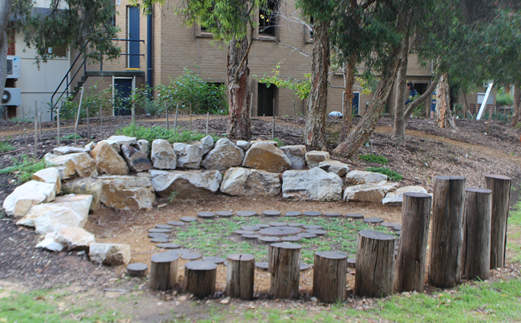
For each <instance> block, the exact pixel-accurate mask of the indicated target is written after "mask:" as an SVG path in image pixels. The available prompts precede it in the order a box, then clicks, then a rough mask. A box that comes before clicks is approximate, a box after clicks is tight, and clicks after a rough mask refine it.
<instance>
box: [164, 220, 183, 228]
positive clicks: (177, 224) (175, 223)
mask: <svg viewBox="0 0 521 323" xmlns="http://www.w3.org/2000/svg"><path fill="white" fill-rule="evenodd" d="M167 223H168V224H169V225H171V226H174V227H182V226H183V225H185V223H184V222H182V221H168V222H167Z"/></svg>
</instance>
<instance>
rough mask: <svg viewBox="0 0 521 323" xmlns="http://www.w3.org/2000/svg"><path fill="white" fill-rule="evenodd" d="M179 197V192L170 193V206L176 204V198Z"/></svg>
mask: <svg viewBox="0 0 521 323" xmlns="http://www.w3.org/2000/svg"><path fill="white" fill-rule="evenodd" d="M178 195H179V192H178V191H173V192H172V193H170V195H169V196H168V204H172V203H174V200H175V199H176V197H177V196H178Z"/></svg>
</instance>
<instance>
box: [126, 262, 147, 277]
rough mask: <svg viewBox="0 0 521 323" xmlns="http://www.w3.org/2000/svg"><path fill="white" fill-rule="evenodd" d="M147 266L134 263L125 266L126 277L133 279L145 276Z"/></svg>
mask: <svg viewBox="0 0 521 323" xmlns="http://www.w3.org/2000/svg"><path fill="white" fill-rule="evenodd" d="M147 269H148V266H147V265H145V264H142V263H140V262H135V263H133V264H130V265H128V266H127V275H129V276H135V277H143V276H146V272H147Z"/></svg>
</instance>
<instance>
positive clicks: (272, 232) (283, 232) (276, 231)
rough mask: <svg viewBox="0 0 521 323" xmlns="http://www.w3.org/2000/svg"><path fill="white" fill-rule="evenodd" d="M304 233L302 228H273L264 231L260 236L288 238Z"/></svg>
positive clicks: (261, 231)
mask: <svg viewBox="0 0 521 323" xmlns="http://www.w3.org/2000/svg"><path fill="white" fill-rule="evenodd" d="M300 232H302V229H300V228H293V227H288V226H285V227H271V228H266V229H262V230H260V231H259V233H260V234H263V235H266V236H288V235H293V234H297V233H300Z"/></svg>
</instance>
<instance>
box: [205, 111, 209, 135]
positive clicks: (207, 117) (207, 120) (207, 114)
mask: <svg viewBox="0 0 521 323" xmlns="http://www.w3.org/2000/svg"><path fill="white" fill-rule="evenodd" d="M209 123H210V112H206V135H207V136H208V126H209Z"/></svg>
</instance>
